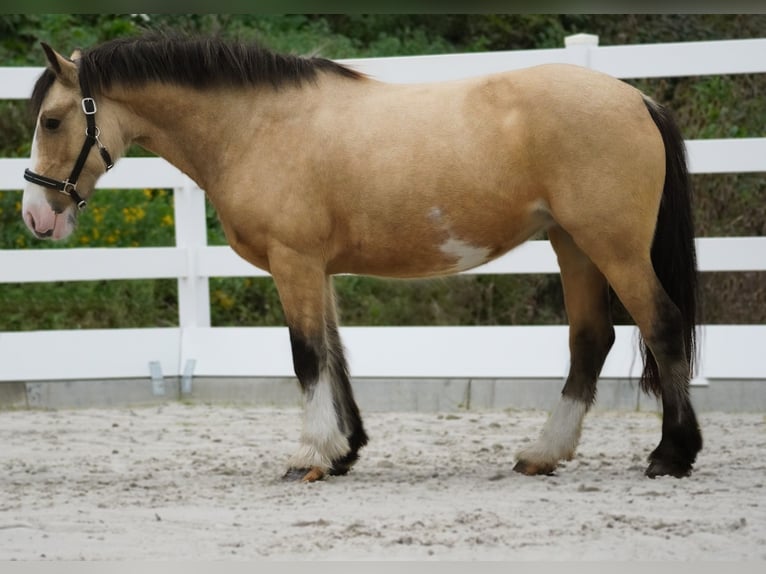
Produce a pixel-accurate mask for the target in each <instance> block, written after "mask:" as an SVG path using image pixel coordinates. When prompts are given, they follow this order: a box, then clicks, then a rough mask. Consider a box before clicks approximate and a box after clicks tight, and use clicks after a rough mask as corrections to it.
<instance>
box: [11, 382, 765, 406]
mask: <svg viewBox="0 0 766 574" xmlns="http://www.w3.org/2000/svg"><path fill="white" fill-rule="evenodd" d="M162 386H163V387H164V394H155V392H156V385H155V384H154V383H153V381H152V380H151V379H109V380H81V381H44V382H11V383H0V409H26V408H29V409H66V408H88V407H91V408H92V407H100V408H103V407H126V406H134V405H135V406H138V405H144V404H156V403H165V402H168V401H179V400H180V401H184V402H191V403H218V404H243V405H249V406H255V407H258V406H261V407H282V408H294V407H300V406H301V396H300V391H299V388H298V385H297V382H296V380H295V379H292V378H274V379H272V378H268V379H266V378H252V379H245V378H202V377H201V378H195V379H194V380H193V382H192V390H191V393H188V394H182V393H181V384H180V380H179V379H178V378H177V377H168V378H165V379H164V380H163V385H162ZM353 387H354V393H355V396H356V398H357V401H358V403H359V406H360V408H361V409H362V411H368V412H397V411H398V412H455V411H465V410H471V411H482V410H504V409H518V410H546V411H547V410H550V409H551V408H552V407H553V405H554V404H555V403H556V400H557V399H558V397H559V394H560V393H561V388H562V387H563V381H561V380H551V379H535V380H519V379H356V380H354V382H353ZM691 396H692V401H693V403H694V405H695V408H696V409H697V410H698V411H699V412H709V411H720V412H766V381H756V380H731V381H711V382H710V383H709V384H708V385H707V386H693V387H692V388H691ZM594 410H600V411H606V410H611V411H614V410H616V411H647V412H657V411H658V410H659V405H658V403H657V400H656V399H655V398H654V397H650V396H647V395H645V394H643V393H641V392H640V390H639V388H638V382H637V381H628V380H614V379H606V380H601V381H599V385H598V397H597V400H596V404H595V405H594Z"/></svg>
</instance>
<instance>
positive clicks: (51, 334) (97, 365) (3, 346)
mask: <svg viewBox="0 0 766 574" xmlns="http://www.w3.org/2000/svg"><path fill="white" fill-rule="evenodd" d="M180 346H181V331H180V329H177V328H168V329H81V330H73V331H24V332H17V333H7V332H6V333H0V381H56V380H73V379H106V378H134V377H141V378H148V377H149V376H150V371H149V362H150V361H158V362H159V363H160V366H161V367H162V372H163V373H164V374H165V375H171V376H175V375H178V373H179V364H178V360H179V356H180V354H179V353H180Z"/></svg>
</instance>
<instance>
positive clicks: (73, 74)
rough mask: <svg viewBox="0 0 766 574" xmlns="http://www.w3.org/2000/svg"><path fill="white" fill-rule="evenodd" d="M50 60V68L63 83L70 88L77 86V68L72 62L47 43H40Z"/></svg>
mask: <svg viewBox="0 0 766 574" xmlns="http://www.w3.org/2000/svg"><path fill="white" fill-rule="evenodd" d="M40 45H41V46H42V47H43V51H44V52H45V57H46V58H48V67H49V68H50V69H51V70H52V71H53V72H54V73H55V74H56V77H58V79H59V80H61V82H63V83H64V84H66V85H68V86H77V85H78V80H77V66H76V65H75V63H74V62H72V60H69V59H67V58H65V57H64V56H62V55H61V54H59V53H58V52H57V51H56V50H54V49H53V48H51V47H50V46H49V45H48V44H46V43H45V42H40Z"/></svg>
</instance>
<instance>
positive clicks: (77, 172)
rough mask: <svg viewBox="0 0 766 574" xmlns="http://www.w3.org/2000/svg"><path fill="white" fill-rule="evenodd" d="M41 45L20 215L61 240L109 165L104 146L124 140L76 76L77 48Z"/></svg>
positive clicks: (103, 104) (38, 231)
mask: <svg viewBox="0 0 766 574" xmlns="http://www.w3.org/2000/svg"><path fill="white" fill-rule="evenodd" d="M43 49H44V51H45V55H46V57H47V59H48V67H47V69H46V70H45V72H43V75H42V76H41V77H40V79H39V80H38V81H37V84H36V85H35V91H34V93H33V95H32V103H33V105H34V106H35V107H36V108H39V109H38V112H37V125H36V128H35V135H34V141H33V142H32V158H31V159H32V168H31V169H28V170H26V171H25V173H24V178H25V179H26V180H27V182H28V183H27V185H26V188H25V189H24V199H23V202H22V213H23V218H24V222H25V223H26V225H27V227H29V229H30V230H31V231H32V232H33V233H34V234H35V235H36V236H37V237H39V238H48V237H51V238H53V239H63V238H65V237H67V236H69V235H70V234H71V233H72V231H73V230H74V227H75V224H76V221H77V213H78V211H79V210H81V209H83V208H84V207H85V204H86V200H87V199H88V198H89V197H90V195H91V194H92V193H93V188H94V187H95V184H96V180H97V179H98V178H99V177H100V176H101V175H102V174H103V173H104V172H105V171H106V170H107V169H108V168H109V167H111V165H112V157H111V156H110V154H109V152H108V151H107V149H109V150H114V151H122V149H123V148H124V144H122V142H120V141H119V132H118V129H117V124H116V119H115V117H114V113H113V112H112V113H110V109H109V108H110V105H109V103H108V102H107V101H106V100H104V99H103V98H96V99H95V100H94V98H93V94H91V93H90V86H89V85H88V82H87V81H86V80H85V78H83V77H81V74H80V69H79V65H78V60H79V57H80V54H79V52H75V53H74V54H72V57H71V59H68V58H65V57H63V56H61V55H60V54H58V53H57V52H55V51H54V50H53V49H52V48H50V47H49V46H48V45H46V44H43ZM97 100H98V103H97Z"/></svg>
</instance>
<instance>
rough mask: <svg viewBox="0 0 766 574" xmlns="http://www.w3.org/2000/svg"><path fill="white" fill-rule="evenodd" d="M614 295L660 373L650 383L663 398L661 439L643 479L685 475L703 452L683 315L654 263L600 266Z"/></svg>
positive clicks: (623, 262)
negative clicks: (632, 322)
mask: <svg viewBox="0 0 766 574" xmlns="http://www.w3.org/2000/svg"><path fill="white" fill-rule="evenodd" d="M604 272H605V273H606V275H607V277H608V278H609V282H610V283H611V285H612V288H613V289H614V291H615V293H616V294H617V296H618V297H619V298H620V300H621V301H622V302H623V304H624V305H625V308H626V309H627V310H628V312H629V313H630V314H631V316H632V317H633V319H634V320H635V322H636V325H638V328H639V329H640V330H641V334H642V336H643V338H644V341H645V343H646V345H647V347H648V348H649V351H650V352H651V353H652V355H653V356H654V359H655V360H656V362H657V366H658V370H659V380H658V381H650V382H649V385H650V386H651V388H650V389H648V390H653V391H655V392H656V393H657V394H659V395H660V397H661V399H662V439H661V440H660V444H659V446H657V448H656V449H655V450H654V451H653V452H652V454H651V455H649V466H648V467H647V469H646V474H647V476H649V477H651V478H654V477H655V476H660V475H672V476H675V477H683V476H688V475H689V474H690V473H691V470H692V464H693V463H694V461H695V459H696V457H697V453H698V452H699V451H700V449H701V448H702V434H701V432H700V429H699V425H698V423H697V417H696V415H695V413H694V408H693V406H692V404H691V401H690V398H689V377H690V369H689V359H688V357H687V354H686V348H685V346H684V325H683V319H682V315H681V312H680V311H679V308H678V306H676V305H675V304H674V303H673V301H672V300H671V299H670V297H669V296H668V294H667V293H666V291H665V290H664V289H663V288H662V285H661V284H660V282H659V280H658V279H657V276H656V275H655V272H654V268H653V266H652V263H651V262H650V261H649V260H648V259H647V260H645V261H644V260H638V261H634V260H631V259H629V258H625V259H622V260H613V261H612V263H611V264H610V265H607V266H605V267H604Z"/></svg>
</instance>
